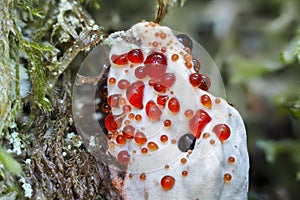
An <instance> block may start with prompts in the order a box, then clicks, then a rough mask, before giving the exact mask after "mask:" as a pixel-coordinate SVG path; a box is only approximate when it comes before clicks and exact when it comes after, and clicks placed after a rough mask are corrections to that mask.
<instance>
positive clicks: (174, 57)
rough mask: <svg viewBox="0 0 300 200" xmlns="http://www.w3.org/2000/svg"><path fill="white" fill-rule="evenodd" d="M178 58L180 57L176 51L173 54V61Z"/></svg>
mask: <svg viewBox="0 0 300 200" xmlns="http://www.w3.org/2000/svg"><path fill="white" fill-rule="evenodd" d="M178 59H179V55H178V54H176V53H174V54H173V55H172V56H171V60H172V61H173V62H175V61H177V60H178Z"/></svg>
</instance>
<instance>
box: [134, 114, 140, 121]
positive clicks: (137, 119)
mask: <svg viewBox="0 0 300 200" xmlns="http://www.w3.org/2000/svg"><path fill="white" fill-rule="evenodd" d="M135 120H136V121H137V122H140V121H142V115H140V114H137V115H136V116H135Z"/></svg>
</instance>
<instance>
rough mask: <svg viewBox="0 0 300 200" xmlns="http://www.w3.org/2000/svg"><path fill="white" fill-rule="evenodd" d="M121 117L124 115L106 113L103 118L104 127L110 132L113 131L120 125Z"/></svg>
mask: <svg viewBox="0 0 300 200" xmlns="http://www.w3.org/2000/svg"><path fill="white" fill-rule="evenodd" d="M123 119H124V117H123V116H122V115H112V114H108V115H107V116H106V117H105V120H104V124H105V127H106V128H107V130H109V131H110V132H115V131H116V130H118V129H119V128H120V127H121V124H122V121H123Z"/></svg>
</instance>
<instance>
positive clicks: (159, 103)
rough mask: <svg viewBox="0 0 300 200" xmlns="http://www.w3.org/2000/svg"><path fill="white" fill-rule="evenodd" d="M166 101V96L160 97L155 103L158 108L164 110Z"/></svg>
mask: <svg viewBox="0 0 300 200" xmlns="http://www.w3.org/2000/svg"><path fill="white" fill-rule="evenodd" d="M168 100H169V97H168V96H167V95H161V96H158V97H157V99H156V102H157V104H158V105H159V106H160V107H162V108H164V107H165V105H166V103H167V101H168Z"/></svg>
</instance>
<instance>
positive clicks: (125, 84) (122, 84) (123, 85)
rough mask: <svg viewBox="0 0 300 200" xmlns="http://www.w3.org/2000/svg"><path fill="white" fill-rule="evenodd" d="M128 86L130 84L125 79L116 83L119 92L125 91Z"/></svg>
mask: <svg viewBox="0 0 300 200" xmlns="http://www.w3.org/2000/svg"><path fill="white" fill-rule="evenodd" d="M129 85H130V83H129V81H128V80H126V79H121V80H119V82H118V88H120V89H121V90H124V89H126V88H127V87H128V86H129Z"/></svg>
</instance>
